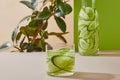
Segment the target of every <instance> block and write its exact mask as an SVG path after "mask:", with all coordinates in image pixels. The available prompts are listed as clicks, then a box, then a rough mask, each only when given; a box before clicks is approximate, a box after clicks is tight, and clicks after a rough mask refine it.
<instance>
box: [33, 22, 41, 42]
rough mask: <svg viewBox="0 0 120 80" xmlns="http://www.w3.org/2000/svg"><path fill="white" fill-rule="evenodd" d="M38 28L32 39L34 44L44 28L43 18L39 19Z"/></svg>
mask: <svg viewBox="0 0 120 80" xmlns="http://www.w3.org/2000/svg"><path fill="white" fill-rule="evenodd" d="M38 24H39V26H38V28H37V29H36V30H35V33H34V36H33V39H32V44H34V42H35V40H36V37H37V36H38V33H39V32H40V30H41V29H42V27H43V23H42V21H41V20H39V21H38Z"/></svg>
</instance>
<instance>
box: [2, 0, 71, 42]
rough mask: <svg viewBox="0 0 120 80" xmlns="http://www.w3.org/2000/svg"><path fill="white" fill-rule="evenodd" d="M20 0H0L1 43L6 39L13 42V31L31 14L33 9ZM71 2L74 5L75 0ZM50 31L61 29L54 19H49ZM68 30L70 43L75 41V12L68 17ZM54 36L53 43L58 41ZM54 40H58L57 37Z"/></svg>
mask: <svg viewBox="0 0 120 80" xmlns="http://www.w3.org/2000/svg"><path fill="white" fill-rule="evenodd" d="M19 1H20V0H2V1H1V2H0V10H1V11H0V44H2V43H3V42H6V41H10V42H11V33H12V31H13V29H14V27H15V26H16V24H17V23H18V22H19V20H20V19H22V18H23V17H24V16H26V15H28V14H31V10H30V9H28V8H27V7H26V6H25V5H23V4H21V3H19ZM69 3H70V4H71V5H72V6H73V0H70V1H69ZM49 21H50V22H49V24H50V25H49V28H48V29H49V31H59V30H58V27H57V25H56V24H55V22H54V20H53V19H51V20H49ZM66 22H67V29H68V30H67V31H68V32H70V33H69V34H67V35H66V38H67V40H68V42H69V43H73V12H72V13H71V14H69V15H68V16H67V17H66ZM52 39H53V38H51V39H50V41H49V42H52V43H53V44H54V43H55V42H57V41H53V40H52ZM54 40H58V39H57V38H55V39H54Z"/></svg>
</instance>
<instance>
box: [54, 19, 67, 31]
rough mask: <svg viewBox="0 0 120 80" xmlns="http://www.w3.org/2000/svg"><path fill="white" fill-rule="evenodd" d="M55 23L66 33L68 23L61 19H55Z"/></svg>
mask: <svg viewBox="0 0 120 80" xmlns="http://www.w3.org/2000/svg"><path fill="white" fill-rule="evenodd" d="M54 18H55V21H56V23H57V25H58V27H59V28H60V30H61V31H62V32H66V23H65V22H64V20H63V19H61V18H60V17H54Z"/></svg>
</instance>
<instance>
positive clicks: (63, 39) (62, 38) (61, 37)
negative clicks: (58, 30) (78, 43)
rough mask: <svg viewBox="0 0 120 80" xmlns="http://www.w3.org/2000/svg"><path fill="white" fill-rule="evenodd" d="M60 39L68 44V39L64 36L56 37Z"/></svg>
mask: <svg viewBox="0 0 120 80" xmlns="http://www.w3.org/2000/svg"><path fill="white" fill-rule="evenodd" d="M56 36H57V37H58V38H59V39H61V40H62V41H63V42H65V43H67V41H66V39H65V38H64V37H63V36H62V35H56Z"/></svg>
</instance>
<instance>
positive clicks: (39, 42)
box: [34, 39, 45, 51]
mask: <svg viewBox="0 0 120 80" xmlns="http://www.w3.org/2000/svg"><path fill="white" fill-rule="evenodd" d="M34 46H35V48H37V49H38V48H39V49H42V51H44V50H45V42H44V40H42V39H36V40H35V43H34Z"/></svg>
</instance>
